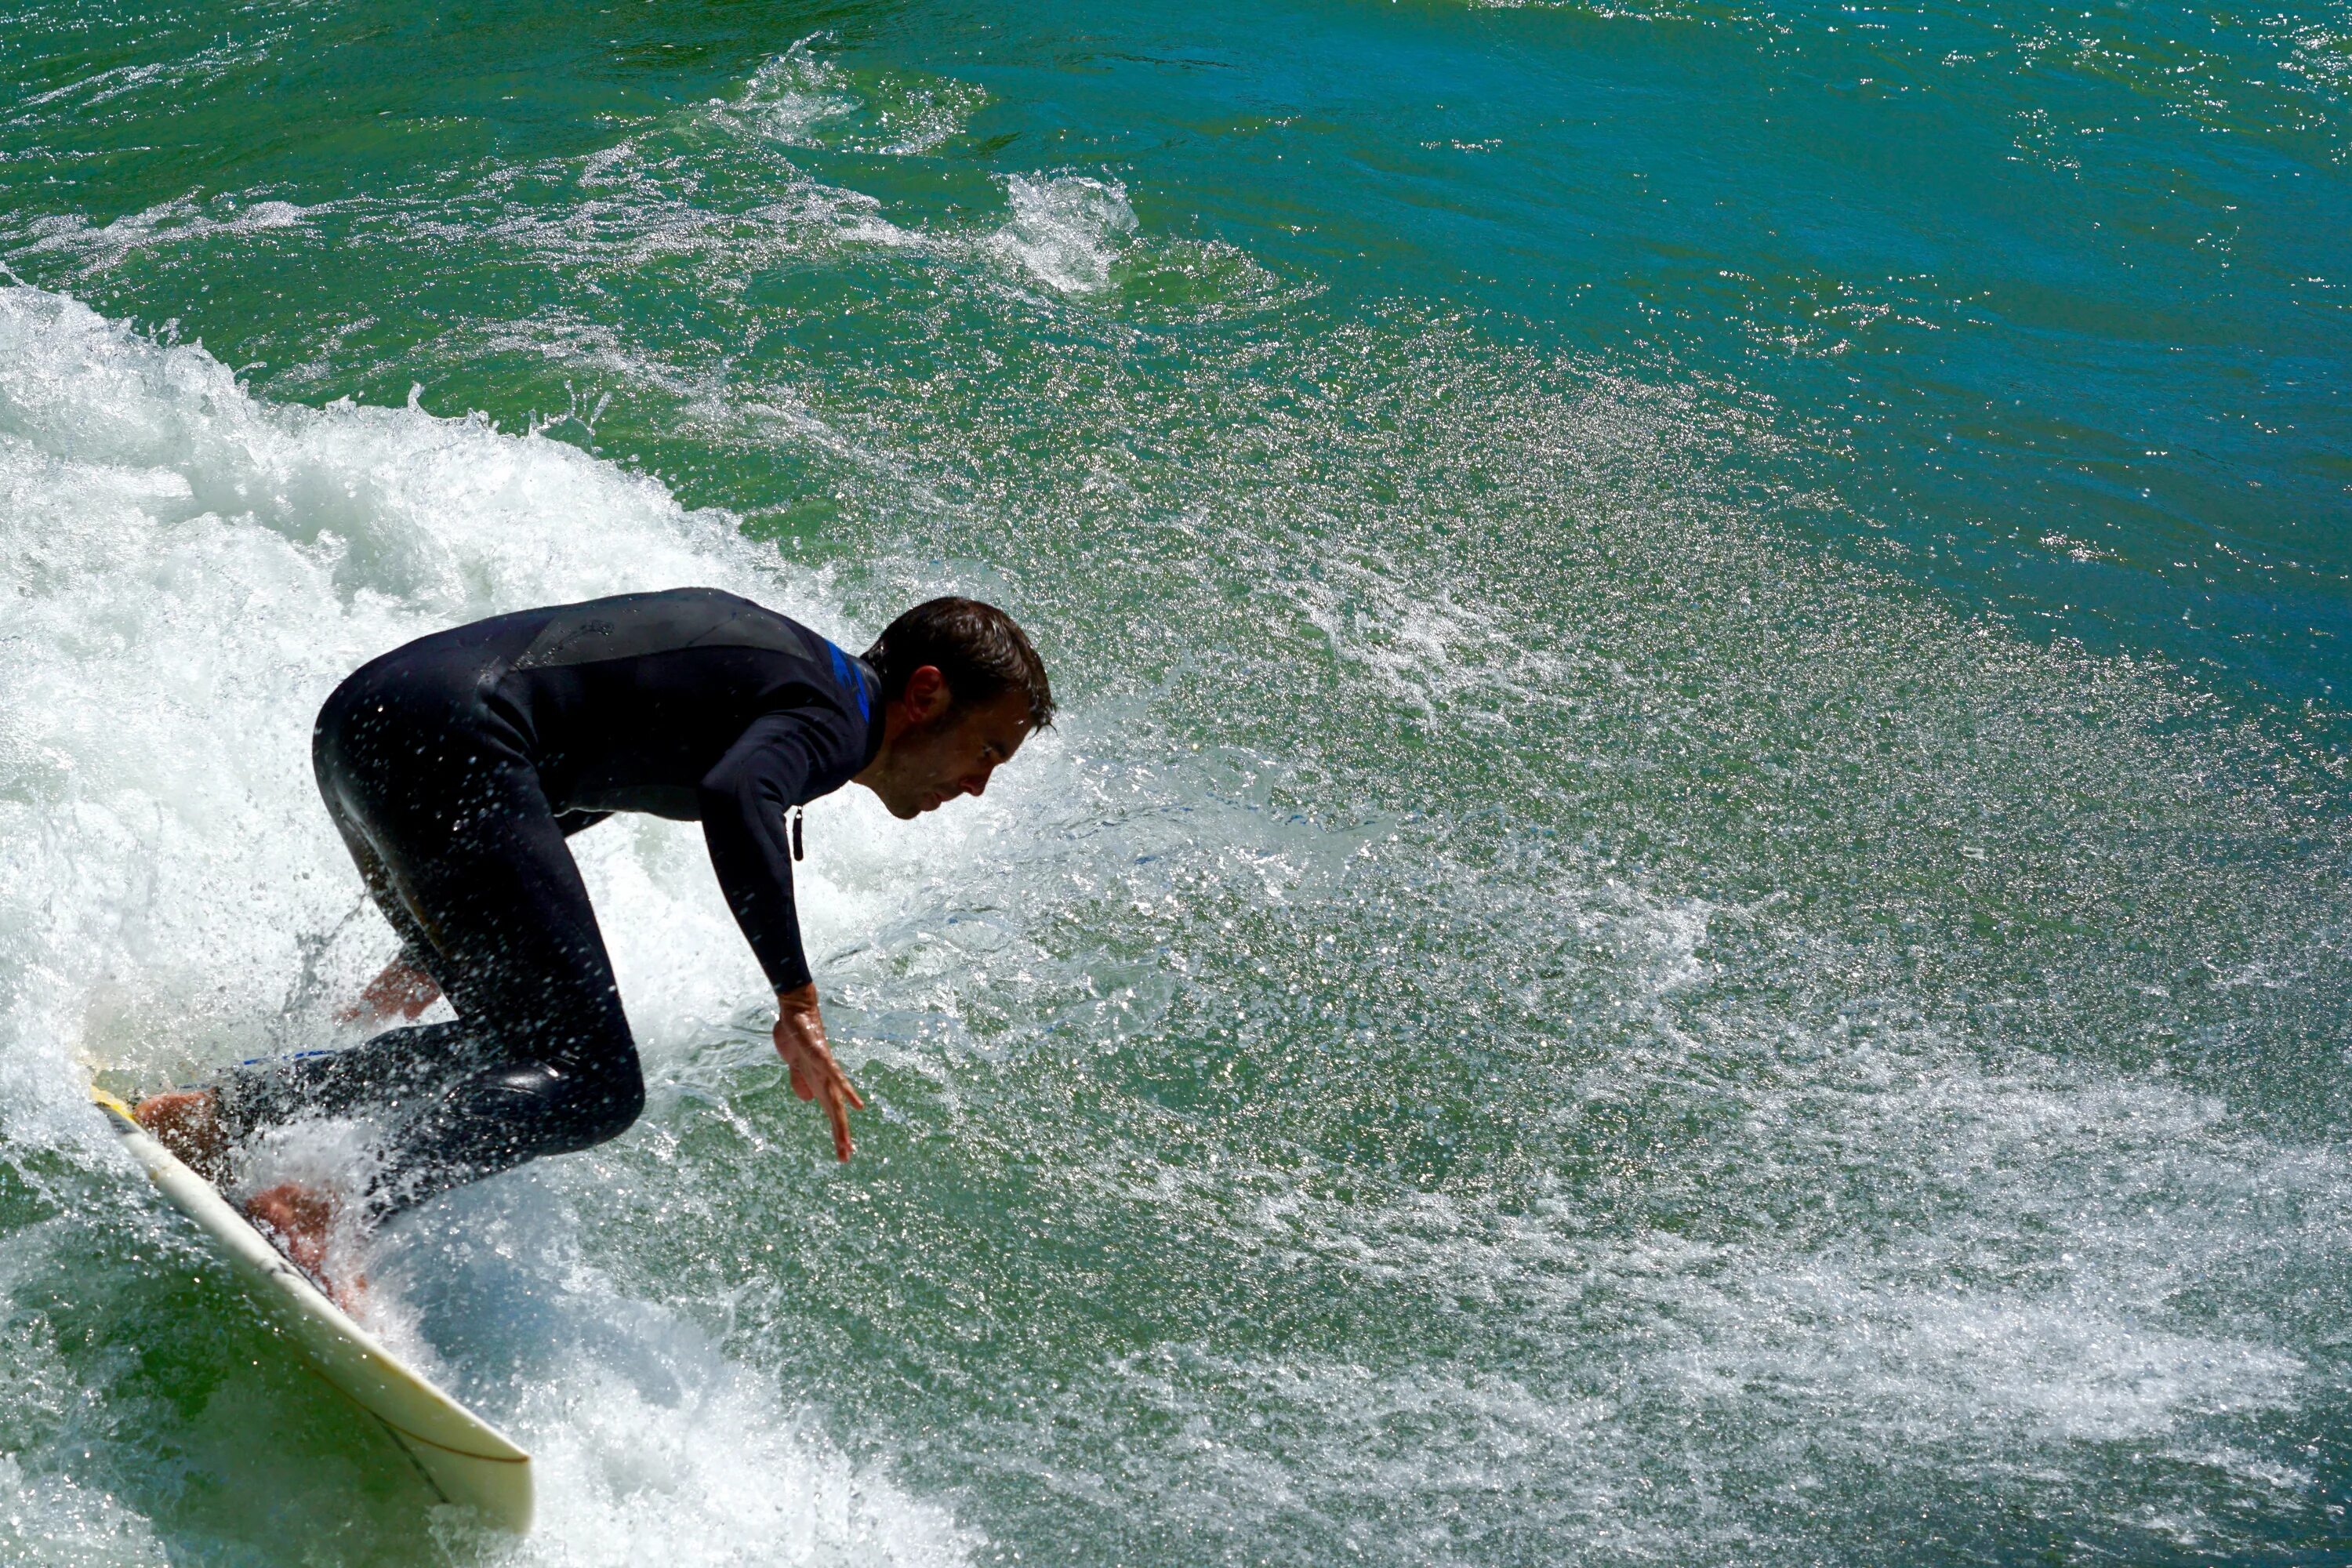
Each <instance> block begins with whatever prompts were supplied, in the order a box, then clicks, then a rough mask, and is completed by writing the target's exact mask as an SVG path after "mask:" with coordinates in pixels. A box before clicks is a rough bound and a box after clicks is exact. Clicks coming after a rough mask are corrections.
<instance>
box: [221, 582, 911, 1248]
mask: <svg viewBox="0 0 2352 1568" xmlns="http://www.w3.org/2000/svg"><path fill="white" fill-rule="evenodd" d="M879 707H880V701H879V683H878V681H877V679H876V677H875V674H874V672H873V670H872V669H870V668H868V667H867V666H866V664H865V663H864V662H863V661H861V660H859V659H856V658H851V657H849V656H848V655H846V654H845V653H843V652H842V651H841V650H840V649H839V648H837V647H834V646H833V645H832V644H831V643H829V642H827V641H825V639H824V638H823V637H819V636H817V635H816V634H815V633H814V632H812V631H810V630H808V629H807V628H806V627H804V626H800V625H798V624H797V623H795V622H793V621H790V620H787V619H785V618H784V617H783V616H779V615H776V614H775V613H773V612H772V611H770V610H765V609H762V608H761V606H759V605H755V604H752V603H751V601H750V600H748V599H742V598H738V597H736V596H735V595H731V594H722V593H719V592H718V591H717V590H715V589H705V588H682V589H677V590H675V591H672V592H669V593H662V594H632V595H625V596H622V597H619V598H612V599H598V600H593V601H591V602H590V603H587V604H584V605H558V606H555V607H552V608H549V609H542V610H527V611H524V612H522V613H520V614H519V615H511V616H499V617H497V618H495V619H493V620H487V621H481V622H478V623H476V624H475V625H472V626H459V627H457V628H456V629H455V630H452V631H446V632H439V633H436V634H435V635H434V636H431V637H423V638H420V639H419V640H417V641H415V642H413V643H410V644H409V645H407V646H406V647H401V648H395V649H394V650H393V651H392V652H391V653H388V654H385V655H384V656H383V658H378V659H375V660H374V661H373V662H371V663H369V664H367V665H364V666H362V668H360V669H359V670H358V671H357V672H356V673H354V674H353V675H352V677H351V679H348V680H346V681H344V682H343V683H342V685H341V686H340V687H338V688H336V689H335V693H334V695H333V696H331V697H330V698H329V699H328V700H327V702H326V706H325V707H324V708H323V709H321V710H320V714H319V723H318V728H317V731H315V733H314V735H313V737H312V746H311V755H312V761H313V763H314V765H315V766H316V768H317V772H318V778H319V790H320V794H321V795H324V796H325V797H326V801H327V809H328V811H329V812H330V813H331V814H332V816H334V819H335V825H336V826H337V827H339V828H340V829H341V831H342V835H343V842H344V843H345V844H347V845H348V846H350V847H351V852H352V858H353V859H355V860H357V861H358V862H359V867H360V871H361V874H362V876H363V877H364V878H365V879H366V880H367V885H368V889H369V891H370V892H371V893H373V895H374V898H375V901H376V903H377V905H378V907H380V908H381V909H382V910H383V912H384V915H385V916H386V918H387V919H389V920H390V921H391V922H392V924H393V927H394V930H395V931H397V932H398V933H399V935H400V938H401V942H402V948H403V953H404V957H406V958H407V959H408V960H409V962H411V963H414V964H415V965H416V966H417V967H419V968H421V969H423V970H425V972H427V973H430V974H431V975H432V976H433V978H434V979H435V980H436V982H438V983H439V984H440V986H441V989H442V992H443V993H444V994H446V996H447V997H448V998H449V1001H450V1004H451V1005H452V1006H453V1007H455V1009H456V1010H457V1018H456V1019H455V1020H454V1021H452V1022H449V1023H444V1024H426V1025H419V1026H410V1027H406V1028H397V1029H393V1030H389V1031H387V1032H386V1033H383V1034H381V1035H378V1036H376V1037H374V1038H373V1039H371V1040H369V1041H367V1042H366V1043H365V1044H363V1045H361V1046H358V1047H353V1048H352V1049H351V1050H347V1051H333V1052H327V1051H321V1052H313V1053H310V1054H308V1055H304V1056H298V1057H291V1058H283V1059H280V1060H276V1061H262V1062H250V1063H247V1064H246V1065H245V1066H243V1067H241V1068H236V1069H234V1070H233V1071H232V1072H231V1073H230V1074H229V1076H228V1078H227V1079H226V1080H225V1081H224V1082H223V1083H222V1084H220V1085H219V1086H218V1087H219V1090H220V1094H219V1103H220V1107H221V1110H222V1113H223V1116H224V1118H225V1120H226V1122H227V1124H228V1129H229V1131H230V1133H231V1135H232V1137H233V1138H234V1139H236V1140H238V1141H243V1140H244V1139H247V1138H249V1137H250V1136H251V1135H252V1134H253V1133H254V1132H255V1131H257V1130H259V1129H260V1128H262V1127H265V1126H268V1125H270V1124H273V1123H276V1122H279V1121H287V1120H289V1119H291V1118H294V1117H297V1116H299V1115H302V1114H304V1113H305V1112H315V1113H321V1114H328V1115H364V1116H367V1117H370V1118H372V1119H373V1120H374V1121H377V1122H378V1123H379V1124H380V1125H381V1126H382V1127H383V1135H384V1149H383V1152H384V1155H385V1160H384V1166H383V1174H382V1177H381V1179H380V1180H379V1181H377V1183H376V1184H375V1185H374V1188H373V1193H372V1194H371V1198H372V1202H373V1204H374V1205H375V1206H377V1207H379V1208H382V1209H385V1210H389V1209H393V1208H398V1207H401V1206H404V1205H408V1204H412V1203H415V1202H418V1201H420V1200H421V1199H423V1198H425V1197H429V1196H431V1195H432V1194H435V1193H438V1192H442V1191H445V1190H446V1189H447V1188H449V1187H451V1186H454V1185H456V1184H458V1183H460V1182H464V1181H468V1180H471V1179H473V1178H475V1177H478V1176H483V1175H488V1174H489V1173H493V1172H496V1171H500V1170H504V1169H506V1168H507V1167H509V1166H511V1165H515V1164H519V1163H521V1162H522V1161H525V1160H528V1159H531V1158H533V1157H534V1156H537V1155H541V1154H553V1153H562V1152H569V1151H572V1150H576V1149H584V1148H586V1147H588V1146H589V1145H591V1144H593V1143H597V1142H603V1141H604V1139H607V1138H610V1137H613V1136H614V1134H616V1133H618V1132H620V1131H622V1130H623V1129H624V1128H625V1127H627V1126H628V1125H629V1123H630V1122H631V1121H635V1119H636V1115H637V1112H638V1111H639V1110H642V1109H643V1108H644V1105H645V1082H644V1079H643V1076H642V1074H641V1073H640V1071H639V1069H638V1066H637V1054H636V1047H635V1043H634V1042H633V1041H632V1040H631V1038H630V1036H629V1026H628V1020H627V1019H626V1018H625V1016H623V1014H622V1011H621V998H620V993H619V991H618V989H617V988H616V986H615V985H614V980H613V967H612V963H611V961H610V960H609V959H608V958H607V957H606V955H605V952H604V937H603V935H602V934H601V933H600V932H599V931H598V930H597V928H596V917H595V913H594V911H593V910H591V909H590V908H589V904H588V890H587V888H586V887H585V886H584V885H583V883H582V881H581V879H580V871H579V868H578V867H577V866H576V865H575V864H574V863H573V861H572V854H571V851H570V850H569V849H568V848H566V847H565V845H564V842H563V841H564V838H565V837H567V836H568V835H570V834H572V833H576V832H578V831H579V830H580V829H581V828H583V827H585V826H589V825H590V824H592V823H593V822H597V821H599V820H601V819H602V818H603V817H604V816H607V815H609V814H610V813H612V812H615V811H645V812H651V813H653V814H654V815H656V816H667V817H672V818H675V819H677V820H681V821H699V822H700V823H701V824H702V831H703V837H704V839H705V841H706V842H707V843H708V845H709V850H710V861H711V866H712V868H714V869H715V870H716V871H717V872H718V874H719V886H720V888H721V889H723V890H724V891H725V893H726V895H727V901H728V904H729V906H730V908H731V909H732V910H734V913H735V918H736V920H737V921H739V922H740V924H741V926H742V928H743V934H744V935H745V936H746V937H748V938H749V939H750V940H751V947H752V950H753V952H755V953H756V954H757V955H758V957H759V960H760V963H761V967H762V968H764V969H765V970H766V971H767V975H768V979H769V981H770V983H771V984H773V985H774V986H775V987H776V988H777V989H778V990H780V991H781V990H788V989H791V988H792V987H794V986H798V985H801V984H804V983H806V982H807V980H808V979H809V967H808V961H807V958H806V956H805V955H804V954H803V952H802V949H801V938H800V925H799V921H798V918H797V917H796V915H795V913H794V910H793V873H792V855H791V852H790V849H789V847H788V846H787V842H786V833H787V829H786V826H785V814H786V811H787V809H788V808H790V807H792V806H794V805H800V804H802V803H803V802H805V801H809V800H813V799H814V798H815V797H817V796H819V795H826V794H829V793H831V792H832V791H834V790H836V789H838V788H840V787H841V786H842V784H845V783H846V782H848V780H849V779H850V777H851V776H852V775H854V774H855V773H857V772H858V771H859V770H860V769H861V768H863V767H864V766H865V765H866V763H868V762H870V761H871V760H872V759H873V756H874V753H875V752H876V750H877V747H878V746H879V744H880V741H881V734H882V725H881V723H880V718H879V712H878V710H879Z"/></svg>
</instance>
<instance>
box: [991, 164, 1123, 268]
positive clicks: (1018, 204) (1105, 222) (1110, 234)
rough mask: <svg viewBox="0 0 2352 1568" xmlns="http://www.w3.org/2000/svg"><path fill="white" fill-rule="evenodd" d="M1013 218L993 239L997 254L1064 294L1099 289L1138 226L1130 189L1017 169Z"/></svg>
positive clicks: (1008, 195) (1010, 187)
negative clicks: (1030, 174) (1129, 194)
mask: <svg viewBox="0 0 2352 1568" xmlns="http://www.w3.org/2000/svg"><path fill="white" fill-rule="evenodd" d="M1004 195H1005V200H1006V201H1007V202H1008V203H1009V204H1010V205H1011V206H1012V208H1013V221H1012V222H1010V223H1008V224H1006V225H1005V226H1004V227H1003V228H1002V229H1000V230H998V231H997V233H996V235H995V236H994V237H992V239H991V240H990V241H989V246H990V247H991V248H992V249H993V250H994V251H995V252H996V253H997V254H999V255H1001V256H1003V257H1006V258H1010V259H1011V260H1013V262H1015V263H1017V264H1018V265H1019V266H1020V267H1021V268H1023V269H1024V271H1026V272H1027V273H1028V274H1029V275H1030V276H1031V277H1033V278H1034V279H1037V280H1038V281H1039V282H1041V283H1044V284H1045V285H1046V286H1047V287H1048V288H1051V289H1055V290H1056V291H1057V292H1060V293H1064V294H1098V293H1100V292H1102V291H1103V290H1104V289H1108V288H1109V287H1110V279H1111V268H1112V267H1113V266H1114V265H1116V264H1117V263H1118V258H1120V256H1121V255H1122V254H1124V252H1125V249H1126V246H1127V242H1128V241H1129V239H1131V238H1132V237H1134V235H1135V231H1136V220H1135V209H1134V208H1133V207H1131V206H1129V205H1128V201H1127V189H1126V187H1125V186H1123V185H1120V184H1116V183H1113V182H1108V181H1103V180H1097V179H1093V178H1090V177H1089V176H1087V175H1084V174H1061V175H1052V176H1048V175H1039V176H1037V177H1036V178H1034V179H1032V178H1028V177H1026V176H1024V175H1021V174H1014V175H1013V176H1012V177H1011V178H1010V179H1008V180H1006V181H1005V183H1004Z"/></svg>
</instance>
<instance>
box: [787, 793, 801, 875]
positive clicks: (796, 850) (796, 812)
mask: <svg viewBox="0 0 2352 1568" xmlns="http://www.w3.org/2000/svg"><path fill="white" fill-rule="evenodd" d="M785 815H786V816H789V817H790V818H791V819H792V827H793V859H794V860H795V861H797V860H800V859H802V858H803V857H804V851H803V849H802V847H801V808H800V807H799V806H797V805H796V806H794V807H793V808H792V810H791V811H789V812H788V813H786V814H785Z"/></svg>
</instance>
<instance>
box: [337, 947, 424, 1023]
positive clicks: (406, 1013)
mask: <svg viewBox="0 0 2352 1568" xmlns="http://www.w3.org/2000/svg"><path fill="white" fill-rule="evenodd" d="M440 997H441V987H440V986H439V984H436V982H435V981H434V978H433V976H431V975H429V974H427V973H425V971H423V970H421V969H418V968H415V967H414V966H413V965H410V964H407V963H402V962H401V961H400V960H399V959H396V958H395V959H394V960H393V961H392V962H391V963H387V964H385V965H384V966H383V973H381V974H379V975H377V976H376V977H375V978H374V979H373V980H371V981H369V982H368V983H367V989H365V990H364V991H362V992H361V993H360V997H359V1000H358V1001H356V1002H354V1003H352V1005H350V1006H348V1007H344V1008H341V1009H339V1010H338V1011H337V1012H336V1014H335V1022H337V1023H338V1024H381V1023H383V1021H384V1020H385V1019H386V1018H407V1019H411V1020H413V1019H415V1016H417V1015H418V1014H419V1013H422V1012H424V1011H425V1009H426V1008H427V1007H430V1006H431V1005H433V1004H434V1003H435V1002H436V1001H438V1000H440Z"/></svg>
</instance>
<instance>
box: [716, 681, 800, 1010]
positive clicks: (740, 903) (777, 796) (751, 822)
mask: <svg viewBox="0 0 2352 1568" xmlns="http://www.w3.org/2000/svg"><path fill="white" fill-rule="evenodd" d="M817 751H818V741H817V736H816V735H815V734H814V732H813V731H812V728H811V725H810V721H809V719H808V717H807V716H806V715H803V714H799V713H769V714H765V715H762V716H761V718H759V719H758V720H756V721H753V722H752V724H751V728H750V729H748V730H745V731H743V733H742V735H741V737H740V738H739V739H738V740H737V741H736V742H735V743H734V744H733V745H732V746H730V747H729V748H728V749H727V754H726V755H725V756H723V757H721V758H719V765H718V766H717V767H714V768H712V769H711V770H710V771H709V773H706V774H704V775H703V779H702V784H701V788H700V790H699V791H698V793H699V795H700V796H701V805H702V839H703V843H704V844H705V845H706V846H707V847H709V850H710V866H711V869H712V870H714V871H716V872H718V873H719V890H720V891H721V892H723V893H725V894H726V895H727V907H728V908H729V909H730V910H733V911H734V912H735V923H736V924H738V925H740V926H741V927H742V928H743V935H744V937H745V938H746V939H747V940H748V941H749V942H751V951H752V952H754V953H755V954H757V955H758V957H759V960H760V967H761V969H764V970H766V971H767V973H768V984H771V985H772V986H774V987H775V988H776V989H777V990H779V991H790V990H793V989H794V988H795V987H797V986H802V985H805V984H808V983H809V979H810V975H809V966H808V956H807V954H806V953H805V952H803V951H802V948H801V922H800V915H799V912H798V910H796V909H795V908H794V907H793V858H792V851H791V849H790V847H788V846H787V845H786V843H785V840H784V812H785V811H786V809H787V808H789V807H791V806H793V805H799V804H800V803H801V802H802V801H804V800H806V799H807V798H808V797H809V795H811V794H812V793H813V792H812V790H811V787H810V786H811V784H812V781H814V779H815V778H816V776H817V772H818V767H819V763H818V760H817Z"/></svg>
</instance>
